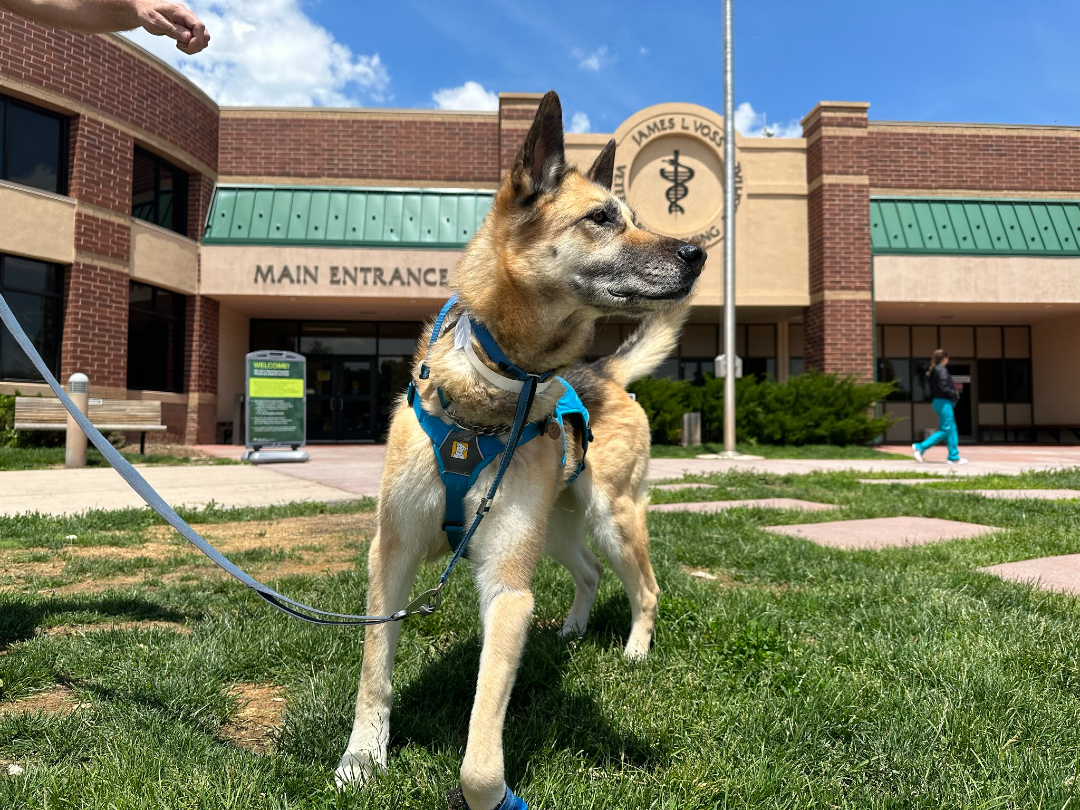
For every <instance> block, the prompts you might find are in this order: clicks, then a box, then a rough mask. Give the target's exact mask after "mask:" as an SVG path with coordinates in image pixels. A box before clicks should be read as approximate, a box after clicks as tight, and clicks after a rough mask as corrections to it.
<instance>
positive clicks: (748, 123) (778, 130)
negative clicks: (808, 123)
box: [735, 101, 802, 138]
mask: <svg viewBox="0 0 1080 810" xmlns="http://www.w3.org/2000/svg"><path fill="white" fill-rule="evenodd" d="M765 126H766V123H765V113H763V112H760V113H759V112H757V111H755V110H754V108H753V107H752V106H751V105H750V102H749V101H744V102H743V103H742V104H740V105H739V106H738V107H736V108H735V129H737V130H739V132H740V134H742V135H743V136H744V137H747V138H763V137H765ZM768 128H769V132H771V133H772V137H774V138H801V137H802V125H801V124H800V123H799V122H798V121H796V120H795V119H792V120H790V121H788V122H787V123H786V124H778V123H776V122H773V123H771V124H769V125H768Z"/></svg>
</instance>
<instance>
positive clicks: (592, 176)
mask: <svg viewBox="0 0 1080 810" xmlns="http://www.w3.org/2000/svg"><path fill="white" fill-rule="evenodd" d="M614 173H615V139H614V138H612V139H611V140H610V141H608V142H607V144H605V145H604V148H603V149H602V150H601V151H600V154H599V155H597V156H596V160H594V161H593V165H592V168H591V169H589V172H588V174H586V175H585V177H587V178H588V179H589V180H592V181H593V182H594V183H596V184H597V185H601V186H603V187H604V188H606V189H607V190H608V191H611V177H612V175H613V174H614Z"/></svg>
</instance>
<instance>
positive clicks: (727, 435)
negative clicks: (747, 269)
mask: <svg viewBox="0 0 1080 810" xmlns="http://www.w3.org/2000/svg"><path fill="white" fill-rule="evenodd" d="M731 3H732V0H724V455H725V456H734V455H737V452H736V450H735V348H736V346H735V68H734V57H733V50H734V49H733V47H732V22H731ZM717 370H718V371H719V369H717Z"/></svg>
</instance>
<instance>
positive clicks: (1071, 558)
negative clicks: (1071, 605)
mask: <svg viewBox="0 0 1080 810" xmlns="http://www.w3.org/2000/svg"><path fill="white" fill-rule="evenodd" d="M979 570H980V571H982V572H983V573H984V574H993V575H994V576H997V577H1001V578H1002V579H1007V580H1010V581H1011V582H1028V583H1031V584H1032V585H1034V586H1035V587H1037V588H1042V589H1043V590H1044V591H1065V592H1067V593H1075V594H1080V554H1063V555H1061V556H1059V557H1037V558H1035V559H1033V560H1020V561H1019V562H1011V563H1001V564H1000V565H991V566H988V567H986V568H980V569H979Z"/></svg>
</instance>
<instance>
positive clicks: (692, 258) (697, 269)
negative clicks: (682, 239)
mask: <svg viewBox="0 0 1080 810" xmlns="http://www.w3.org/2000/svg"><path fill="white" fill-rule="evenodd" d="M675 255H676V256H678V257H679V258H680V259H682V260H683V261H684V262H685V263H686V266H687V267H689V268H690V272H691V273H693V274H694V275H695V276H696V275H700V273H701V268H702V265H704V264H705V259H706V257H707V255H708V254H706V253H705V251H704V250H702V249H701V248H699V247H698V246H697V245H690V244H686V245H683V246H682V247H680V248H679V249H678V250H676V251H675Z"/></svg>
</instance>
